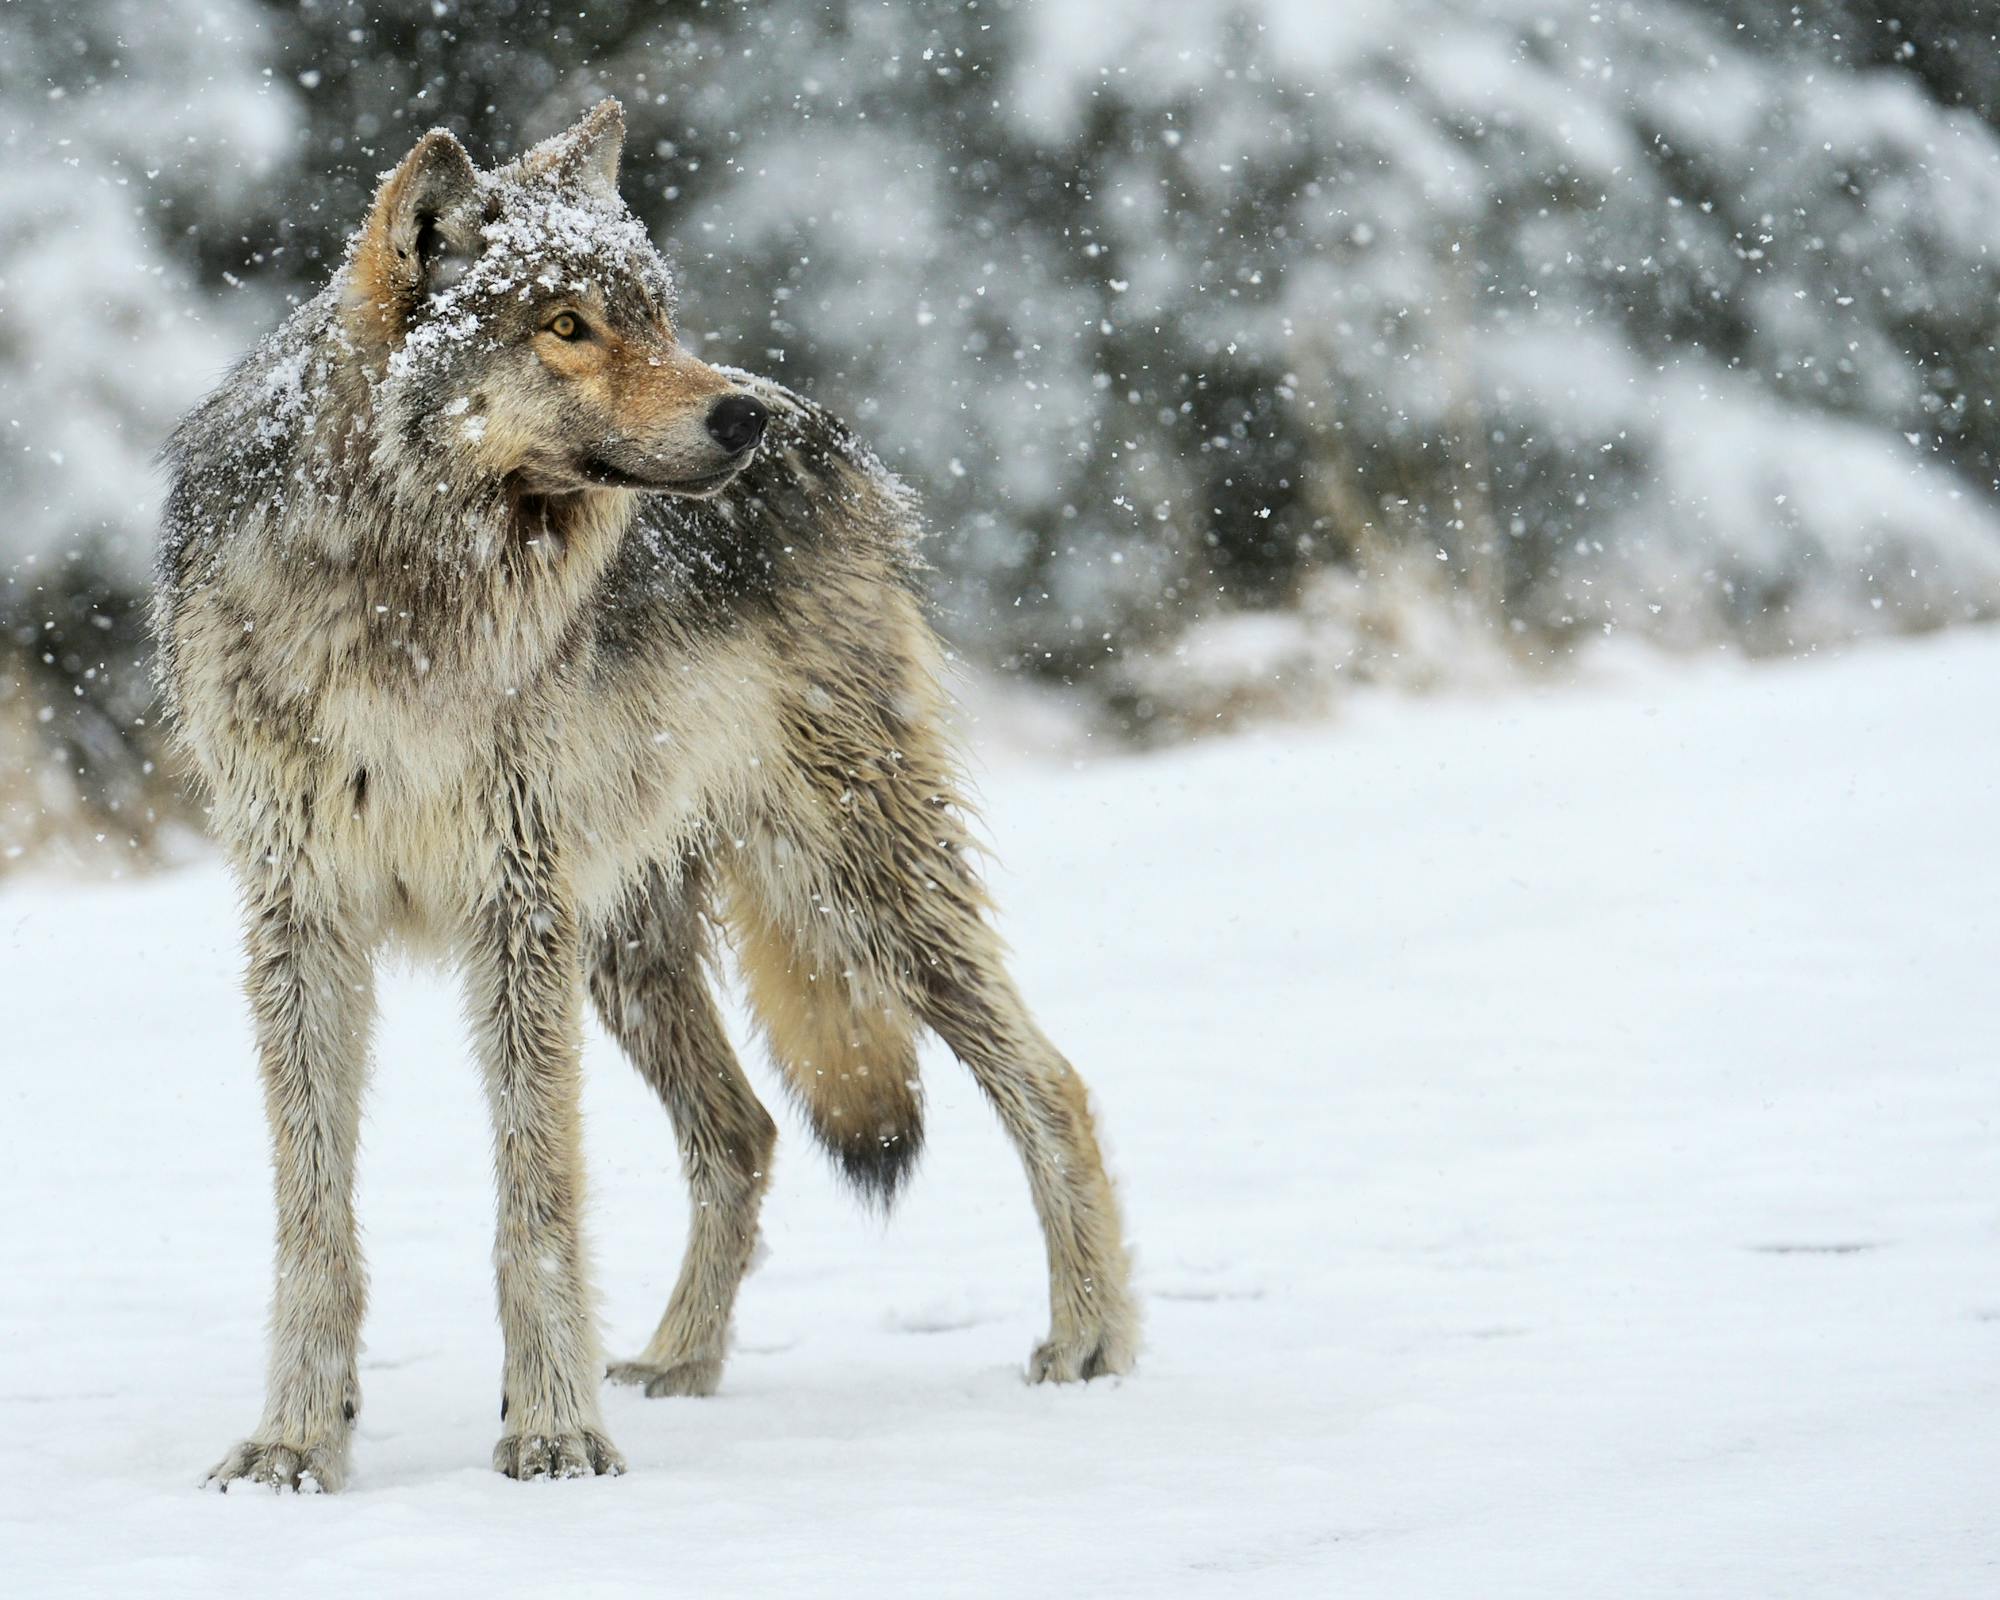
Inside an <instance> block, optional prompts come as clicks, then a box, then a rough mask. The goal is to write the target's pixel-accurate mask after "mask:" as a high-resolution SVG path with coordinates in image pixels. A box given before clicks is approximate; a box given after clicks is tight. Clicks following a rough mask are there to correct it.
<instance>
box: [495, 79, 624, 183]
mask: <svg viewBox="0 0 2000 1600" xmlns="http://www.w3.org/2000/svg"><path fill="white" fill-rule="evenodd" d="M624 149H625V108H624V107H623V106H621V105H620V104H619V103H618V102H617V101H616V100H600V101H598V102H597V104H596V105H594V106H592V107H591V108H590V109H589V110H588V111H586V112H585V113H584V114H583V116H582V118H581V119H580V120H579V121H578V122H577V123H576V125H575V126H574V127H572V128H569V129H566V130H565V131H564V132H562V133H559V134H557V135H556V136H555V137H554V138H552V139H544V140H543V141H542V142H541V143H540V144H538V145H536V146H535V147H534V149H532V150H530V151H529V152H528V153H527V154H526V155H524V156H523V157H521V168H522V171H523V172H524V173H525V174H526V175H527V176H529V177H537V178H538V177H545V176H554V177H555V178H557V179H558V181H561V180H568V181H570V182H572V183H576V184H579V185H581V186H582V187H583V188H586V189H596V190H599V191H601V192H603V193H607V194H610V195H612V196H613V197H616V195H617V193H618V157H619V155H620V154H621V153H622V152H623V151H624Z"/></svg>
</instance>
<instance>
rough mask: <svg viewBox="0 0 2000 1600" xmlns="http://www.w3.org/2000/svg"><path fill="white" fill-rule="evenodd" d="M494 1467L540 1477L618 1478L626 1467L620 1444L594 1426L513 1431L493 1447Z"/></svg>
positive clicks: (510, 1473) (526, 1478)
mask: <svg viewBox="0 0 2000 1600" xmlns="http://www.w3.org/2000/svg"><path fill="white" fill-rule="evenodd" d="M493 1470H494V1471H496V1472H504V1473H506V1474H507V1476H508V1477H510V1478H519V1479H521V1480H522V1482H524V1483H525V1482H529V1481H531V1480H533V1479H537V1478H592V1477H605V1478H615V1477H617V1476H618V1474H619V1473H621V1472H623V1471H624V1470H625V1458H624V1457H623V1456H621V1455H620V1454H619V1453H618V1450H617V1447H616V1446H615V1445H613V1444H612V1442H611V1441H610V1440H609V1439H607V1438H605V1437H604V1435H603V1434H601V1433H599V1432H597V1431H596V1430H595V1429H593V1428H579V1429H578V1430H577V1431H576V1432H575V1433H510V1434H506V1435H504V1436H503V1437H502V1438H501V1440H500V1442H499V1443H498V1444H496V1445H495V1446H494V1447H493Z"/></svg>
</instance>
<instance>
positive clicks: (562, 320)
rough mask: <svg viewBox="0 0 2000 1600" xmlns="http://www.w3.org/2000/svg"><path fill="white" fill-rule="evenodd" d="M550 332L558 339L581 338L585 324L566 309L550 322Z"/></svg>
mask: <svg viewBox="0 0 2000 1600" xmlns="http://www.w3.org/2000/svg"><path fill="white" fill-rule="evenodd" d="M549 332H550V333H552V334H554V335H555V336H556V337H557V338H558V339H580V338H582V337H583V324H582V323H581V322H578V321H577V320H576V318H575V317H573V316H572V315H571V314H570V313H569V312H567V311H565V312H563V313H562V314H561V315H560V316H558V317H557V318H556V319H555V321H553V322H551V323H550V324H549Z"/></svg>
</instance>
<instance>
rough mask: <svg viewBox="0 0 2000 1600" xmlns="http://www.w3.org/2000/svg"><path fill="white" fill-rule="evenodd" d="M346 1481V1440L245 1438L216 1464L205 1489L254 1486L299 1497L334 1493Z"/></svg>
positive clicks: (205, 1482)
mask: <svg viewBox="0 0 2000 1600" xmlns="http://www.w3.org/2000/svg"><path fill="white" fill-rule="evenodd" d="M346 1481H347V1441H346V1440H345V1439H341V1440H338V1441H335V1440H331V1439H327V1440H321V1441H320V1442H319V1443H317V1444H286V1443H283V1442H282V1441H279V1440H275V1439H245V1440H244V1441H243V1442H242V1443H241V1444H239V1445H238V1446H237V1447H236V1448H235V1449H234V1450H232V1451H230V1452H229V1454H228V1455H226V1456H224V1457H223V1458H222V1459H221V1460H220V1461H219V1462H217V1463H216V1464H215V1467H214V1469H213V1470H212V1471H211V1472H210V1473H209V1475H208V1477H207V1479H206V1480H205V1481H204V1483H203V1484H202V1487H203V1488H205V1489H219V1490H225V1491H226V1490H229V1489H232V1488H235V1487H237V1486H239V1485H242V1484H255V1485H256V1486H257V1487H258V1488H261V1489H270V1490H272V1491H274V1492H278V1493H282V1492H283V1491H285V1490H287V1489H291V1490H294V1491H296V1492H297V1493H299V1494H332V1493H333V1492H334V1491H335V1490H336V1489H338V1488H339V1487H340V1486H341V1485H342V1484H343V1483H345V1482H346Z"/></svg>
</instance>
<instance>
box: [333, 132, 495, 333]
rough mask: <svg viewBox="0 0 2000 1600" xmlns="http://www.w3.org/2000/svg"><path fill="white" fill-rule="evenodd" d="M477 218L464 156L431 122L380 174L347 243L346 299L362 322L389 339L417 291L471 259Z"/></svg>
mask: <svg viewBox="0 0 2000 1600" xmlns="http://www.w3.org/2000/svg"><path fill="white" fill-rule="evenodd" d="M484 221H485V203H484V196H483V195H482V193H481V191H480V187H479V172H478V169H477V168H475V167H474V166H473V164H472V157H470V156H469V155H467V154H466V153H465V146H464V145H462V144H460V143H459V142H458V140H457V139H455V138H453V137H452V136H451V134H450V133H448V132H446V131H445V130H444V129H443V128H433V129H432V130H431V131H430V132H429V133H427V134H425V135H424V136H423V137H422V138H421V139H419V140H418V141H417V147H416V148H415V149H414V150H412V151H411V152H410V153H409V154H408V155H407V156H405V157H404V158H403V161H402V165H400V166H399V167H397V168H396V170H395V171H394V172H392V173H390V174H389V176H388V177H386V178H384V179H383V180H382V185H381V187H380V188H378V189H377V190H376V191H375V200H374V204H373V205H371V206H370V207H369V210H368V221H367V222H366V223H364V224H363V225H362V229H361V236H360V238H359V240H358V241H357V242H356V244H355V248H354V254H353V257H352V258H351V260H350V262H349V272H348V279H349V282H348V298H349V301H350V304H351V305H352V306H353V308H354V310H355V311H356V312H357V313H359V314H360V317H361V321H362V323H363V325H364V327H365V328H367V329H368V330H369V331H371V332H373V333H375V334H376V335H377V336H378V338H379V339H380V340H381V341H382V342H383V343H387V344H393V343H394V342H395V341H396V339H397V338H398V337H399V336H400V335H401V333H402V331H403V329H404V327H405V326H406V325H407V323H408V321H409V316H410V313H411V312H412V311H413V310H415V309H416V307H417V306H418V305H419V304H420V303H421V302H422V301H423V299H424V297H425V296H426V295H430V294H435V293H437V292H438V291H439V290H441V289H446V288H449V287H450V286H451V284H453V283H454V282H456V281H457V279H458V278H459V277H460V276H462V275H463V273H464V271H465V269H466V267H467V266H469V265H470V264H471V263H472V262H473V261H475V260H476V259H478V256H479V252H480V250H481V248H482V247H483V244H484V241H483V240H482V239H481V237H480V228H481V226H482V224H483V223H484Z"/></svg>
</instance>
